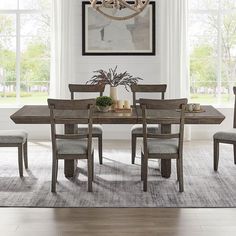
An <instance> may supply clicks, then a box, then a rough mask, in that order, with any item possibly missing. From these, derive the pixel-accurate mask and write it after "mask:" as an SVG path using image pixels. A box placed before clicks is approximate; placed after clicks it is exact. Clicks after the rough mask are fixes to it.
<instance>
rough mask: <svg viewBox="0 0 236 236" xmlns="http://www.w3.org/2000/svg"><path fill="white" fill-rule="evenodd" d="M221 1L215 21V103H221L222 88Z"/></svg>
mask: <svg viewBox="0 0 236 236" xmlns="http://www.w3.org/2000/svg"><path fill="white" fill-rule="evenodd" d="M221 5H222V4H221V0H220V1H219V9H218V19H217V28H218V35H217V88H218V91H217V100H218V101H217V102H218V104H220V103H221V86H222V76H221V71H222V27H221V26H222V9H221Z"/></svg>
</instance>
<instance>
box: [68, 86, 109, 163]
mask: <svg viewBox="0 0 236 236" xmlns="http://www.w3.org/2000/svg"><path fill="white" fill-rule="evenodd" d="M104 89H105V85H97V84H96V85H91V84H69V90H70V93H71V99H75V93H79V94H80V93H99V96H103V92H104ZM77 132H78V133H81V134H85V133H86V132H87V127H86V126H84V125H81V124H79V125H78V127H77ZM102 134H103V129H102V126H101V125H93V128H92V136H93V138H97V139H98V154H99V163H100V164H102V146H103V143H102Z"/></svg>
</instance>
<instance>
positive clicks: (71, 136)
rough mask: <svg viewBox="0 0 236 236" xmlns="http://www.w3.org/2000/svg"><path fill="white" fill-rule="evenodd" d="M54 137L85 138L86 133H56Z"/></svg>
mask: <svg viewBox="0 0 236 236" xmlns="http://www.w3.org/2000/svg"><path fill="white" fill-rule="evenodd" d="M55 138H56V139H85V138H88V134H56V135H55Z"/></svg>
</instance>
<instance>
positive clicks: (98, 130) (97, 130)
mask: <svg viewBox="0 0 236 236" xmlns="http://www.w3.org/2000/svg"><path fill="white" fill-rule="evenodd" d="M77 129H78V132H79V133H80V134H87V133H88V125H78V126H77ZM92 134H102V126H101V125H93V128H92Z"/></svg>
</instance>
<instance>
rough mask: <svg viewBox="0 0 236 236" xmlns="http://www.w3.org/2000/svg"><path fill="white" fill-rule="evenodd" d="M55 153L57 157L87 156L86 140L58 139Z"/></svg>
mask: <svg viewBox="0 0 236 236" xmlns="http://www.w3.org/2000/svg"><path fill="white" fill-rule="evenodd" d="M56 142H57V153H58V154H59V155H65V154H69V155H70V154H72V155H73V154H75V155H81V154H82V155H83V154H85V155H86V154H87V140H86V139H81V140H78V139H75V140H73V139H70V140H69V139H60V140H57V141H56Z"/></svg>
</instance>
